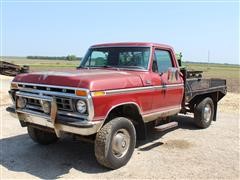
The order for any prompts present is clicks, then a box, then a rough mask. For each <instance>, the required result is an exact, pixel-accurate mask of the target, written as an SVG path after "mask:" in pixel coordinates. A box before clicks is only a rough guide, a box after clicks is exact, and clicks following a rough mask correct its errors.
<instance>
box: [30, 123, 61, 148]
mask: <svg viewBox="0 0 240 180" xmlns="http://www.w3.org/2000/svg"><path fill="white" fill-rule="evenodd" d="M27 129H28V135H29V136H30V137H31V138H32V140H33V141H35V142H37V143H39V144H42V145H48V144H52V143H55V142H57V141H58V137H57V136H56V134H55V133H51V132H47V131H43V130H40V129H37V128H34V127H32V126H28V127H27Z"/></svg>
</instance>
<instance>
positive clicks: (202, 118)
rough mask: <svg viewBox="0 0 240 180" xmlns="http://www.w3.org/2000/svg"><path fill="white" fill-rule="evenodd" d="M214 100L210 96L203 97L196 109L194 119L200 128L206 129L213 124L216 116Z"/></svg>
mask: <svg viewBox="0 0 240 180" xmlns="http://www.w3.org/2000/svg"><path fill="white" fill-rule="evenodd" d="M214 113H215V112H214V104H213V100H212V99H211V98H209V97H207V98H205V99H203V100H202V101H201V102H200V103H199V104H197V106H196V107H195V110H194V120H195V123H196V125H197V126H198V127H199V128H202V129H205V128H208V127H209V126H210V125H211V122H212V120H213V116H214Z"/></svg>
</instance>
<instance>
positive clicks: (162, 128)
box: [154, 122, 178, 131]
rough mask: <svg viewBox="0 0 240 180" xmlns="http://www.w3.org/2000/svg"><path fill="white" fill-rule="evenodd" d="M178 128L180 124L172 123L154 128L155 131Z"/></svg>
mask: <svg viewBox="0 0 240 180" xmlns="http://www.w3.org/2000/svg"><path fill="white" fill-rule="evenodd" d="M177 126H178V122H170V123H167V124H163V125H160V126H156V127H154V130H156V131H165V130H168V129H171V128H174V127H177Z"/></svg>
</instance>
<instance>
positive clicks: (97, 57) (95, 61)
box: [89, 51, 108, 66]
mask: <svg viewBox="0 0 240 180" xmlns="http://www.w3.org/2000/svg"><path fill="white" fill-rule="evenodd" d="M107 58H108V52H103V51H93V52H92V54H91V59H90V61H89V63H90V66H104V65H106V64H107Z"/></svg>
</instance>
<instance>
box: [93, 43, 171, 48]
mask: <svg viewBox="0 0 240 180" xmlns="http://www.w3.org/2000/svg"><path fill="white" fill-rule="evenodd" d="M128 46H129V47H159V48H164V49H172V47H171V46H169V45H166V44H158V43H152V42H118V43H103V44H95V45H93V46H91V48H100V47H128Z"/></svg>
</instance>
